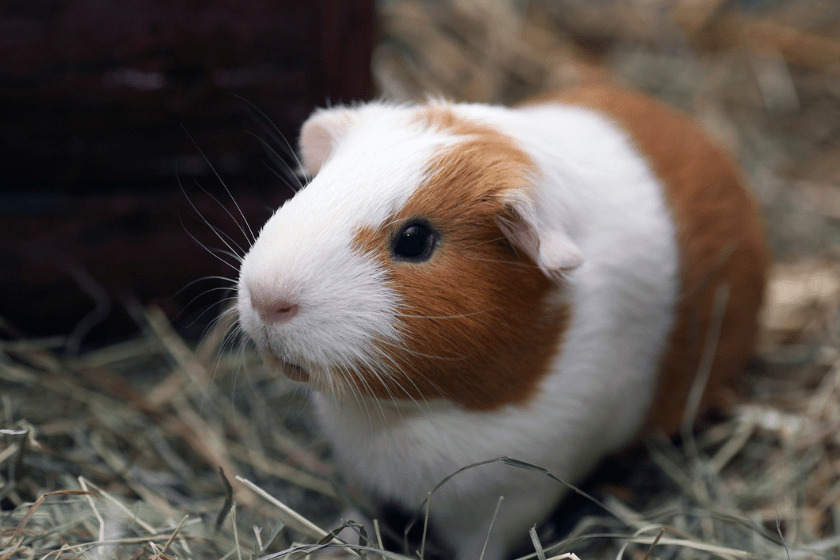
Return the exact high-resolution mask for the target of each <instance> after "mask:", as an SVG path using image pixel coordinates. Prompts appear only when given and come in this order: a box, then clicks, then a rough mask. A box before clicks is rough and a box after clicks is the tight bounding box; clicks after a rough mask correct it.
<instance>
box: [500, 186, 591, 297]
mask: <svg viewBox="0 0 840 560" xmlns="http://www.w3.org/2000/svg"><path fill="white" fill-rule="evenodd" d="M498 223H499V227H500V228H501V230H502V232H503V233H504V234H505V236H506V237H507V238H508V240H509V241H510V242H511V243H512V244H513V246H514V247H516V248H518V249H520V250H521V251H524V252H525V254H527V255H528V256H529V257H531V259H532V260H533V261H534V262H535V263H537V265H538V266H539V267H540V270H542V271H543V273H545V275H546V276H548V277H549V278H551V279H552V280H554V281H555V282H559V281H561V280H562V279H563V277H564V276H565V275H566V273H568V272H571V271H572V270H574V269H576V268H577V267H579V266H580V265H581V264H583V257H582V256H581V255H580V250H579V249H578V248H577V246H576V245H575V243H574V242H573V241H572V240H571V239H570V238H569V236H568V235H567V234H566V233H565V232H563V231H561V230H559V229H555V228H548V227H545V226H544V225H543V224H541V223H540V222H539V218H538V216H537V213H536V210H535V209H534V206H533V204H532V203H531V202H530V201H529V200H523V199H515V200H508V201H507V204H506V211H505V213H504V215H503V217H501V218H500V219H499V220H498Z"/></svg>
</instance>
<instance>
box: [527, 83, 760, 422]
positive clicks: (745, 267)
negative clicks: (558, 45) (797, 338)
mask: <svg viewBox="0 0 840 560" xmlns="http://www.w3.org/2000/svg"><path fill="white" fill-rule="evenodd" d="M550 102H560V103H562V104H565V105H573V106H580V107H585V108H590V109H593V110H595V111H597V112H599V113H601V114H603V115H605V116H606V117H607V118H609V119H610V120H612V121H613V122H615V123H616V124H617V125H618V126H620V127H621V128H622V129H624V131H625V132H627V134H628V135H629V136H630V138H631V141H632V143H633V144H634V145H635V146H636V148H637V149H638V151H639V152H640V154H641V156H642V157H643V158H644V159H646V161H647V162H648V165H649V166H650V167H651V169H652V171H653V172H654V173H655V175H656V176H657V178H658V179H659V181H660V183H661V185H662V187H663V190H664V193H663V195H664V197H665V201H666V204H667V206H668V209H669V211H670V213H671V217H672V220H673V223H674V229H675V231H676V234H677V246H678V250H679V270H680V279H679V296H678V301H677V307H676V319H675V323H674V328H673V330H672V332H671V334H670V338H669V342H668V345H667V347H666V350H665V352H664V353H663V356H662V362H661V368H660V369H661V371H660V375H659V380H658V385H657V388H656V392H655V394H654V399H653V402H652V404H651V406H650V409H649V412H648V415H647V428H648V429H652V428H660V429H663V430H665V431H667V432H669V433H673V432H675V431H676V430H677V429H678V428H679V426H680V422H681V420H682V419H683V416H684V414H685V406H686V402H687V399H688V396H689V392H690V391H691V389H692V385H693V384H694V380H695V378H697V375H698V373H703V374H704V375H705V372H708V380H707V382H706V391H705V393H704V395H703V398H702V400H701V401H700V402H699V409H701V410H702V409H703V408H704V407H706V406H707V405H710V404H713V403H714V402H715V400H716V399H717V398H718V397H719V395H720V390H721V388H722V387H723V386H724V385H725V384H726V382H727V381H728V380H730V379H731V378H732V377H733V376H736V375H738V374H739V373H741V372H742V371H743V370H744V369H745V367H746V365H747V361H748V360H749V358H750V356H751V354H752V352H753V350H754V345H755V342H756V336H757V331H758V313H759V309H760V307H761V304H762V300H763V292H764V283H765V277H766V268H767V261H768V256H767V251H766V247H765V242H764V234H763V227H762V221H761V218H760V216H759V212H758V209H757V206H756V204H755V201H754V200H753V198H752V197H751V195H750V193H749V192H748V191H747V189H746V188H745V187H744V185H743V183H742V180H741V178H740V175H739V172H738V170H737V169H736V167H735V166H734V165H733V163H732V162H731V161H730V160H729V158H728V157H727V156H726V155H724V153H723V152H722V151H721V150H720V149H719V148H717V147H716V146H714V145H713V144H712V143H711V142H710V141H709V140H708V138H707V137H706V136H705V135H704V134H703V133H702V132H701V131H700V129H699V128H698V127H697V125H695V124H694V123H692V122H691V121H690V120H689V119H688V118H687V117H685V116H683V115H682V114H680V113H679V112H677V111H675V110H672V109H669V108H667V107H664V106H662V105H659V104H657V103H656V102H654V101H652V100H650V99H648V98H646V97H643V96H641V95H639V94H635V93H632V92H628V91H625V90H621V89H618V88H615V87H611V86H607V85H591V86H585V87H580V88H576V89H573V90H568V91H564V92H561V93H559V94H552V95H550V96H544V97H541V98H536V99H533V100H531V101H530V102H529V104H542V103H550ZM716 294H719V295H718V296H717V297H718V300H717V301H718V302H717V303H716ZM721 319H722V321H721ZM718 325H719V326H718ZM712 351H713V352H714V359H713V361H712V362H711V366H710V368H708V369H707V367H708V362H707V360H709V359H710V356H709V357H707V358H704V357H703V356H704V353H709V352H712ZM703 363H705V364H706V365H703ZM701 367H702V370H705V371H701Z"/></svg>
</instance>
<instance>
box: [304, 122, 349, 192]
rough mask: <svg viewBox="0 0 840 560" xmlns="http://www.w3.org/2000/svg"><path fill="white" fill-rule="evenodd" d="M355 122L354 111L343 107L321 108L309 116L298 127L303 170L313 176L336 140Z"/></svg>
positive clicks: (325, 160)
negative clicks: (301, 125) (299, 127)
mask: <svg viewBox="0 0 840 560" xmlns="http://www.w3.org/2000/svg"><path fill="white" fill-rule="evenodd" d="M355 122H356V115H355V113H354V112H353V111H352V110H350V109H347V108H345V107H336V108H333V109H321V110H318V111H316V112H315V113H313V114H312V116H311V117H309V118H308V119H307V120H306V122H305V123H303V127H301V129H300V156H301V163H302V164H303V171H304V172H305V173H306V174H307V175H310V176H313V175H315V174H317V173H318V171H320V169H321V167H322V166H323V165H324V164H325V163H326V162H327V160H328V159H329V158H330V155H331V154H332V151H333V148H334V147H335V144H336V142H337V141H338V140H340V139H341V138H343V137H344V135H345V134H347V131H348V130H350V128H351V127H352V126H353V124H354V123H355Z"/></svg>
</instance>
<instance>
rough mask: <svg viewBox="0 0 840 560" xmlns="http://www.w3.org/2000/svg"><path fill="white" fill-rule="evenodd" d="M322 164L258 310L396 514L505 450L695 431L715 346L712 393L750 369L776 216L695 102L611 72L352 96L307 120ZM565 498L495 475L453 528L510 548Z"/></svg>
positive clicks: (247, 309) (525, 480) (499, 548)
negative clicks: (708, 136)
mask: <svg viewBox="0 0 840 560" xmlns="http://www.w3.org/2000/svg"><path fill="white" fill-rule="evenodd" d="M301 155H302V163H303V166H304V168H305V171H306V172H307V173H308V174H310V175H311V176H313V179H312V181H311V182H310V184H308V185H307V186H306V187H305V188H304V189H302V190H301V191H300V192H299V193H297V195H296V196H295V197H293V198H292V199H291V200H290V201H288V202H287V203H285V204H284V205H283V206H282V207H281V208H280V209H279V210H278V211H277V212H276V213H275V215H274V216H273V217H272V218H271V219H270V220H269V221H268V223H267V224H266V225H265V227H264V228H263V230H262V231H261V233H260V235H259V238H258V239H257V241H256V242H255V244H254V245H253V247H252V248H251V250H250V252H249V253H248V255H247V256H246V258H245V259H244V261H243V263H242V268H241V272H240V281H239V304H238V305H239V313H240V322H241V325H242V327H243V329H244V330H245V332H246V333H247V334H248V335H249V336H250V337H251V338H252V339H253V340H254V341H255V343H256V345H257V346H258V348H259V349H260V351H261V352H262V353H263V356H264V358H265V359H266V362H267V363H269V364H271V365H274V366H275V367H276V368H277V369H278V370H279V371H281V372H283V373H284V374H285V375H287V376H289V377H290V378H292V379H294V380H296V381H299V382H302V383H305V384H307V385H308V386H310V387H312V388H313V389H315V395H314V398H315V402H316V405H317V408H318V414H319V417H320V420H321V422H322V425H323V428H324V430H325V433H326V434H327V435H328V437H329V438H330V440H331V441H332V444H333V446H334V449H335V453H336V457H337V459H338V461H339V464H340V466H341V467H342V471H343V472H344V474H345V475H346V477H347V478H348V479H349V480H350V481H352V482H353V483H354V484H355V485H356V486H358V487H359V488H361V489H362V490H363V491H364V492H365V493H366V494H367V495H368V496H370V498H371V501H372V502H373V503H374V504H376V503H397V504H399V505H401V506H403V507H404V508H405V509H406V510H409V511H414V509H415V508H416V507H418V506H419V505H420V504H421V503H422V501H423V500H424V499H425V497H426V494H427V492H428V491H430V490H431V489H432V488H434V486H435V485H436V484H437V483H438V482H440V481H441V480H442V479H443V478H444V477H446V476H447V475H449V474H451V473H453V472H454V471H456V470H457V469H459V468H461V467H464V466H466V465H469V464H472V463H476V462H479V461H483V460H486V459H490V458H493V457H499V456H503V455H506V456H509V457H512V458H515V459H519V460H522V461H526V462H529V463H533V464H536V465H539V466H541V467H544V468H547V469H548V470H550V471H551V472H552V473H554V474H555V475H556V476H558V477H560V478H563V479H566V480H569V481H575V480H577V479H579V478H580V477H582V476H583V475H584V474H586V472H587V471H588V470H590V469H591V468H592V467H593V466H594V465H595V464H596V463H597V462H598V461H599V460H600V459H601V458H602V457H603V456H604V455H606V454H608V453H610V452H613V451H615V450H618V449H620V448H621V447H623V446H625V445H627V444H628V443H629V442H631V441H632V440H634V438H636V437H638V436H639V434H640V433H642V432H643V431H644V430H646V429H650V428H653V427H656V428H662V429H664V430H666V431H671V432H673V431H674V430H675V429H676V428H677V427H678V425H679V422H680V420H681V419H682V416H683V413H684V407H685V403H686V400H687V398H688V394H689V392H690V390H691V387H692V383H693V381H694V379H695V375H696V373H697V371H698V369H699V368H700V363H701V361H702V358H703V351H704V349H707V350H708V349H709V348H711V349H712V350H713V351H714V353H713V354H712V353H709V356H708V357H707V358H706V360H707V363H708V366H709V367H708V368H706V372H707V373H708V381H707V383H706V385H707V390H706V393H705V395H704V397H703V398H702V399H701V401H700V405H701V406H703V405H705V404H707V403H709V402H712V400H713V398H714V396H715V390H716V389H717V388H718V387H719V386H720V385H721V384H722V383H723V382H724V381H725V380H726V379H727V378H729V377H731V376H732V375H734V374H736V373H738V371H740V370H741V369H743V367H744V366H745V363H746V360H747V358H748V356H749V355H750V352H751V350H752V345H753V343H754V338H755V334H756V323H757V313H758V309H759V307H760V304H761V299H762V292H763V285H764V274H765V272H764V271H765V267H766V256H765V250H764V244H763V238H762V234H761V224H760V220H759V219H758V216H757V213H756V209H755V208H754V205H753V202H752V200H751V198H750V197H749V195H748V194H747V192H746V191H745V190H744V188H743V187H742V185H741V184H740V181H739V179H738V175H737V173H736V171H735V170H734V168H733V166H732V165H731V164H730V163H729V162H728V160H727V159H726V158H725V157H724V156H723V155H722V154H721V153H720V152H719V151H718V150H717V149H715V148H714V147H713V146H711V144H710V143H709V142H708V141H707V140H705V138H704V137H703V136H702V134H701V133H699V132H698V131H697V130H696V129H695V127H694V126H693V125H692V124H691V123H690V122H689V121H687V120H686V119H685V118H684V117H682V116H680V115H679V114H677V113H676V112H674V111H671V110H669V109H666V108H663V107H661V106H659V105H657V104H655V103H654V102H652V101H650V100H648V99H646V98H644V97H641V96H638V95H635V94H632V93H627V92H623V91H621V90H617V89H614V88H611V87H607V86H597V87H589V88H582V89H578V90H573V91H570V92H567V93H564V94H562V95H558V96H555V97H552V98H544V99H541V100H535V101H534V102H533V103H531V104H529V105H524V106H521V107H517V108H505V107H497V106H487V105H464V104H461V105H459V104H446V103H439V102H434V103H430V104H427V105H422V106H406V105H389V104H383V103H372V104H368V105H363V106H357V107H338V108H333V109H328V110H324V111H319V112H316V113H315V114H314V115H313V116H312V117H311V118H310V119H309V120H308V121H307V123H306V124H305V125H304V127H303V130H302V133H301ZM721 294H723V296H722V297H721ZM716 298H717V299H716ZM715 301H717V302H718V303H717V304H716V303H715ZM716 318H719V319H721V320H720V321H718V322H716V321H715V319H716ZM714 325H718V326H719V328H717V330H715V327H713V326H714ZM709 333H711V334H709ZM707 335H708V336H707ZM711 337H714V339H711ZM707 338H708V339H709V340H707ZM565 490H566V489H565V488H564V487H563V486H562V485H560V484H558V483H557V482H555V481H552V480H550V479H549V478H547V477H545V476H542V475H538V474H536V473H527V472H523V471H520V470H513V469H511V468H510V467H507V466H505V465H503V464H499V463H495V464H488V465H483V466H481V467H478V468H475V469H471V470H468V471H465V472H463V473H460V474H459V475H458V476H456V477H454V478H453V479H451V480H450V481H449V482H447V484H445V485H444V486H442V487H441V488H440V489H439V490H438V491H437V492H436V493H435V494H434V496H433V497H432V500H431V507H430V511H431V514H430V519H431V523H432V526H433V528H434V529H435V530H436V531H437V533H438V534H439V535H440V538H441V539H442V540H443V542H444V544H445V545H446V546H447V547H449V548H451V549H452V551H453V552H454V556H455V558H457V559H467V558H478V556H479V554H480V553H481V550H482V548H483V547H484V545H485V541H486V542H487V551H486V552H485V558H489V559H491V560H493V559H495V558H503V557H504V555H505V553H506V552H508V551H509V549H510V547H511V546H512V545H513V544H514V543H516V542H517V541H519V540H520V539H522V538H523V537H525V536H526V535H527V530H528V528H529V527H530V526H532V525H533V524H535V523H537V522H539V521H540V520H541V519H542V518H544V516H545V515H546V514H547V513H548V512H549V511H550V510H551V509H552V508H553V507H554V505H556V502H557V500H558V499H559V498H560V496H561V495H562V494H563V492H564V491H565ZM502 495H503V496H504V497H505V500H504V502H503V505H502V506H501V509H500V511H499V514H498V518H497V519H496V521H495V524H494V526H493V529H492V531H491V532H490V533H489V536H488V529H489V523H490V518H491V516H492V513H493V511H494V509H495V507H496V503H497V501H498V498H499V496H502Z"/></svg>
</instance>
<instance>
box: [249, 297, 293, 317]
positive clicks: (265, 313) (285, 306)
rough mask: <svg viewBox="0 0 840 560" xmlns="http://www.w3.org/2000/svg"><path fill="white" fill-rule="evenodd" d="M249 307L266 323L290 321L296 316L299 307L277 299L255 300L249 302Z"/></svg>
mask: <svg viewBox="0 0 840 560" xmlns="http://www.w3.org/2000/svg"><path fill="white" fill-rule="evenodd" d="M251 307H253V308H254V311H256V312H257V313H258V314H259V316H260V317H261V318H262V320H263V321H265V322H266V323H282V322H284V321H288V320H290V319H291V318H292V317H294V316H295V315H297V314H298V311H299V309H300V308H299V307H298V305H297V304H296V303H292V302H290V301H286V300H277V299H267V300H262V299H256V298H253V299H252V300H251Z"/></svg>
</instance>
